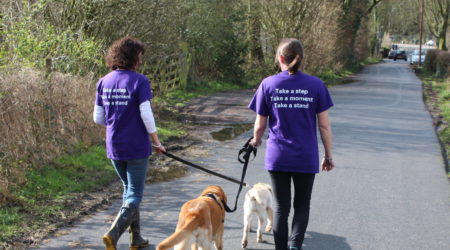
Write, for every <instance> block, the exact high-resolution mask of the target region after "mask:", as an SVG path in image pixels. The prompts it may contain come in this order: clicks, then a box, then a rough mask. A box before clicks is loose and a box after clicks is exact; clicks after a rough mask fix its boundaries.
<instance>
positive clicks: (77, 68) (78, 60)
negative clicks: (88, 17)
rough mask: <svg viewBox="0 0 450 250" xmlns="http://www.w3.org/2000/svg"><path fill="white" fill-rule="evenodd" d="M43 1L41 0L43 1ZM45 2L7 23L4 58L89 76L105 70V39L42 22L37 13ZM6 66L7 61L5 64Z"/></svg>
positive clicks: (3, 49)
mask: <svg viewBox="0 0 450 250" xmlns="http://www.w3.org/2000/svg"><path fill="white" fill-rule="evenodd" d="M39 3H41V2H39ZM42 8H43V7H42V5H40V4H37V3H36V4H33V5H31V6H30V7H29V8H28V9H26V10H24V16H22V17H20V16H19V17H17V18H16V19H14V20H9V22H8V23H6V25H4V26H6V28H5V31H4V36H3V42H2V44H1V46H0V47H1V51H2V54H1V56H2V59H3V60H8V62H9V64H12V65H17V66H22V67H35V68H41V69H46V70H47V71H49V72H50V71H54V70H56V71H59V72H65V73H75V74H79V75H86V74H87V73H90V72H100V71H102V70H103V71H104V68H102V59H101V58H102V56H101V54H102V50H101V42H99V41H95V40H94V39H93V38H83V39H82V37H80V36H79V34H76V33H73V32H71V31H70V30H68V29H65V30H58V29H57V28H56V27H55V26H54V25H53V24H51V23H46V22H38V21H36V20H35V19H34V16H35V15H38V13H40V12H42ZM5 65H6V64H5Z"/></svg>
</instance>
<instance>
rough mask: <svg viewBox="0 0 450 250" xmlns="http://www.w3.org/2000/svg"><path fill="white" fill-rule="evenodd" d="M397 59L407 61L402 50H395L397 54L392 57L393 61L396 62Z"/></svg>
mask: <svg viewBox="0 0 450 250" xmlns="http://www.w3.org/2000/svg"><path fill="white" fill-rule="evenodd" d="M397 59H403V60H405V61H406V60H408V59H407V56H406V51H404V50H397V52H396V53H395V56H394V61H397Z"/></svg>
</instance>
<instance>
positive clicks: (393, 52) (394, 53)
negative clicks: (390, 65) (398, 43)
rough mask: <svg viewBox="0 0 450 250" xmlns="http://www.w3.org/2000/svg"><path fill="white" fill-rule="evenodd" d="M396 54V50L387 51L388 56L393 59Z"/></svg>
mask: <svg viewBox="0 0 450 250" xmlns="http://www.w3.org/2000/svg"><path fill="white" fill-rule="evenodd" d="M396 54H397V50H391V51H389V54H388V58H389V59H394V57H395V55H396Z"/></svg>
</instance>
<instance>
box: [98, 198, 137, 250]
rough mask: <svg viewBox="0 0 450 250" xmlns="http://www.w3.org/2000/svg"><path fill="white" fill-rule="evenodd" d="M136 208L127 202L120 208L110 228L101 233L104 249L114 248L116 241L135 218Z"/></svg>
mask: <svg viewBox="0 0 450 250" xmlns="http://www.w3.org/2000/svg"><path fill="white" fill-rule="evenodd" d="M136 213H137V208H136V206H134V205H133V204H131V203H129V204H126V205H125V206H123V207H122V208H121V209H120V212H119V214H118V215H117V217H116V219H115V220H114V222H113V224H112V225H111V228H110V229H109V231H108V232H106V233H105V234H104V235H103V243H105V247H106V250H116V249H117V248H116V245H117V241H119V238H120V236H121V235H122V234H123V232H125V230H126V229H127V228H128V227H129V226H130V224H131V222H133V219H134V218H136Z"/></svg>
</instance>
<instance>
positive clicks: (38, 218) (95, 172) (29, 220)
mask: <svg viewBox="0 0 450 250" xmlns="http://www.w3.org/2000/svg"><path fill="white" fill-rule="evenodd" d="M26 177H27V182H26V184H25V185H24V186H20V187H19V186H17V187H15V188H13V189H12V190H11V191H12V194H13V195H14V197H15V198H16V200H15V202H14V204H13V206H11V204H10V205H9V206H2V207H0V218H1V219H0V247H1V246H2V244H4V241H5V240H7V239H8V238H11V237H20V235H23V234H26V233H27V232H29V231H32V230H33V229H34V228H40V226H41V223H43V222H49V221H55V219H56V220H57V218H58V217H59V216H61V214H63V213H64V212H67V211H65V210H68V209H70V205H68V204H69V203H70V202H69V201H70V200H72V199H74V198H75V197H76V195H79V194H80V193H83V192H92V191H96V190H99V189H100V188H102V187H104V186H105V185H107V184H109V183H111V182H112V181H114V180H116V179H117V176H116V173H115V171H114V169H113V167H112V166H111V163H110V161H109V160H108V159H107V158H106V153H105V149H104V147H100V146H95V147H91V148H87V149H85V151H84V152H79V153H77V154H73V155H66V156H62V157H59V158H58V159H56V160H55V161H54V163H53V164H50V165H48V166H45V167H43V168H41V169H35V170H31V171H29V172H27V174H26ZM68 206H69V207H68ZM70 212H76V211H70Z"/></svg>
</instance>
